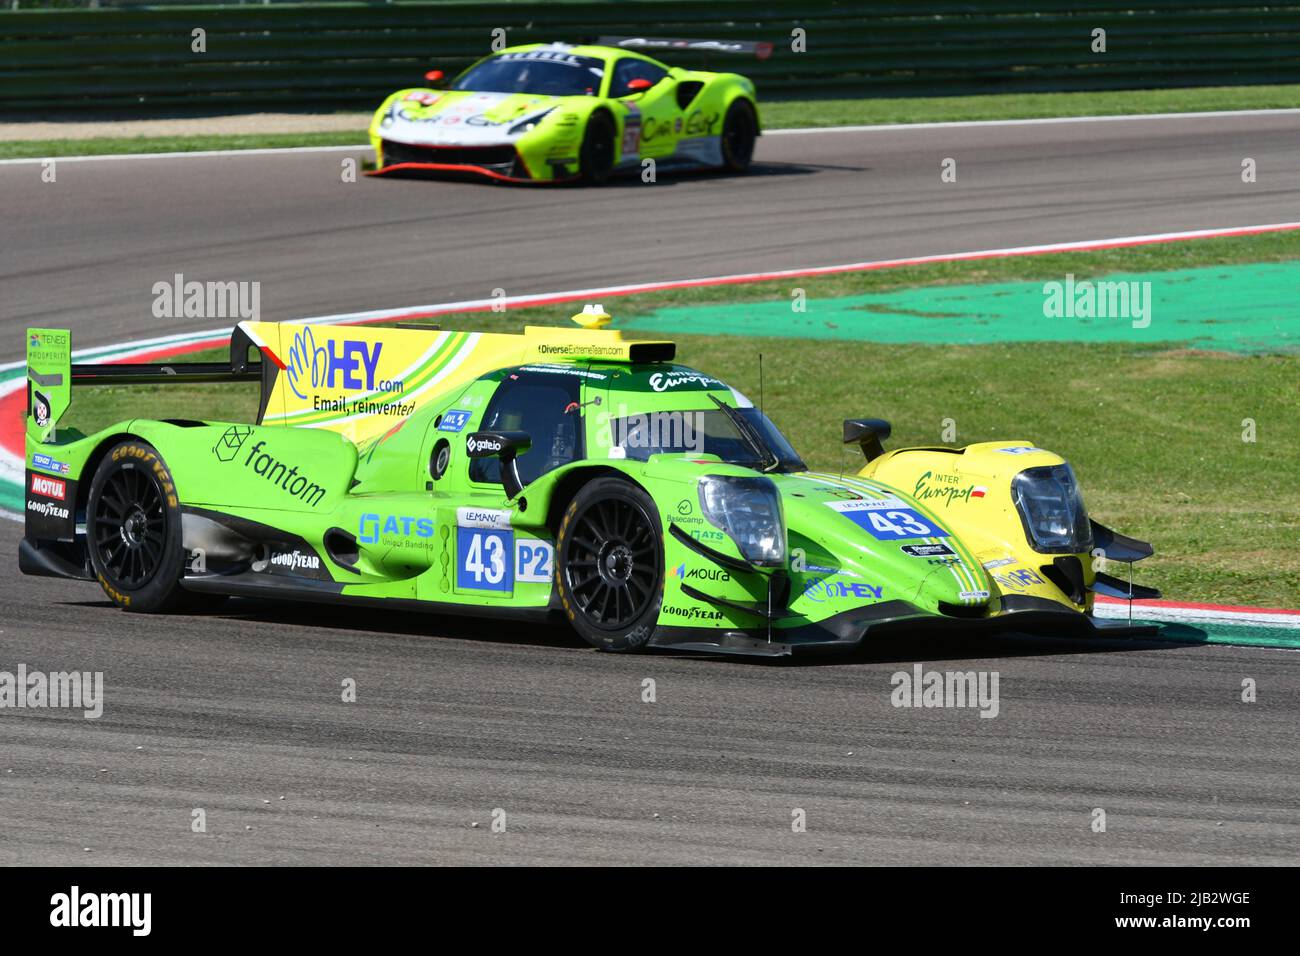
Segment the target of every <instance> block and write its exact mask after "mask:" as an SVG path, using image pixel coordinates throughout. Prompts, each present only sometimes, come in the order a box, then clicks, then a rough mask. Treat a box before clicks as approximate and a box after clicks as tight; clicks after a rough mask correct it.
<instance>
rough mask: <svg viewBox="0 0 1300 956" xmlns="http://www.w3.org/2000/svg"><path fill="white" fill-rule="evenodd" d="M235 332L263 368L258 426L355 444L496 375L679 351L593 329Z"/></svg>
mask: <svg viewBox="0 0 1300 956" xmlns="http://www.w3.org/2000/svg"><path fill="white" fill-rule="evenodd" d="M587 314H588V315H590V313H587ZM577 318H578V317H577V316H575V319H577ZM605 318H606V321H608V317H607V316H606V317H605ZM239 329H240V330H242V331H243V332H244V334H245V335H247V336H248V338H249V340H250V341H251V342H252V343H253V344H254V345H255V346H257V348H258V349H260V350H261V352H262V354H263V362H262V364H263V366H264V367H266V368H267V370H268V374H267V376H266V378H265V381H266V385H265V386H264V390H263V395H262V410H261V415H260V422H261V424H264V425H293V426H298V427H307V428H326V429H329V430H331V431H337V432H339V433H340V434H342V435H344V436H346V437H347V438H349V439H351V440H352V441H353V442H355V443H357V444H361V443H362V442H365V441H367V440H368V439H371V438H374V437H377V436H379V435H382V434H384V433H385V432H387V431H388V430H389V429H391V428H393V427H394V426H395V425H397V424H399V423H400V422H402V421H403V420H405V419H406V418H408V417H409V416H410V415H411V414H412V413H414V412H415V411H416V410H417V409H418V408H419V407H420V406H422V405H423V404H425V403H426V402H428V401H429V400H431V399H433V398H436V397H438V396H440V395H445V394H447V393H448V392H450V391H452V390H454V389H456V388H460V387H464V386H466V385H468V384H469V383H470V382H472V381H474V380H475V379H477V378H479V377H480V376H482V375H485V374H487V373H488V372H491V371H494V370H496V369H500V368H508V367H510V366H516V365H527V364H537V365H545V364H547V363H553V362H556V361H571V360H574V359H579V360H581V359H592V360H599V361H606V362H611V361H612V362H618V361H623V362H661V361H668V360H671V359H672V358H673V355H674V353H675V351H676V346H675V345H674V344H673V343H672V342H629V341H627V340H625V339H624V338H623V336H622V333H621V332H619V331H618V330H616V329H606V328H601V327H599V326H598V325H597V326H593V327H587V328H574V329H561V328H549V327H536V326H529V327H527V328H525V329H524V331H523V333H522V334H513V333H499V332H455V331H445V330H440V329H437V328H433V327H430V328H410V327H406V328H402V327H398V328H391V327H384V328H379V327H373V326H358V325H309V324H302V323H293V322H243V323H240V326H239Z"/></svg>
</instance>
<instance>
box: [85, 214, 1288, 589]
mask: <svg viewBox="0 0 1300 956" xmlns="http://www.w3.org/2000/svg"><path fill="white" fill-rule="evenodd" d="M1288 259H1291V260H1296V259H1300V236H1296V235H1295V234H1277V235H1266V236H1254V237H1244V238H1234V239H1216V240H1200V241H1196V242H1187V243H1174V244H1166V245H1160V246H1150V247H1138V248H1134V249H1127V250H1106V251H1102V252H1090V253H1063V254H1054V255H1046V256H1032V257H1023V258H1014V259H1000V260H984V261H980V262H971V263H941V264H929V265H924V266H917V267H911V268H905V269H889V270H881V271H873V272H864V273H854V274H845V275H837V276H826V277H817V278H815V279H812V278H810V279H800V280H798V283H799V284H800V285H801V286H803V287H805V288H806V289H807V291H808V294H809V296H810V297H812V296H826V295H843V294H853V293H859V292H863V291H871V290H874V289H880V290H886V289H889V288H896V287H899V286H905V285H906V286H915V285H924V284H934V283H947V282H972V281H1015V280H1030V279H1040V278H1059V277H1060V276H1061V275H1063V274H1064V273H1066V272H1073V273H1074V274H1075V275H1076V276H1079V277H1081V278H1082V277H1095V276H1098V275H1103V274H1105V273H1108V272H1111V271H1118V270H1125V271H1137V270H1145V269H1150V270H1155V269H1161V268H1184V267H1189V266H1195V265H1211V264H1215V263H1229V262H1247V261H1281V260H1288ZM792 284H793V283H791V282H788V281H787V282H784V283H754V284H749V285H743V286H726V287H709V288H701V289H684V290H672V291H668V292H660V293H652V294H647V295H642V296H635V297H633V296H628V297H622V298H619V299H618V300H615V301H613V304H611V303H606V305H607V307H609V308H611V310H612V311H613V312H614V313H615V315H616V316H630V315H635V314H638V313H641V312H646V311H650V310H652V309H655V308H659V307H662V306H665V305H689V304H690V303H692V302H706V301H707V302H718V301H738V302H744V301H754V300H757V299H771V298H772V297H774V296H775V297H780V298H782V299H788V297H789V290H790V286H791V285H792ZM570 311H573V310H571V309H570V308H568V307H565V306H550V307H546V308H538V309H518V310H512V311H510V312H508V313H505V314H498V313H490V312H488V313H465V314H459V315H447V316H440V317H438V318H437V319H436V320H432V321H435V322H437V323H438V324H439V325H441V326H442V327H444V328H473V329H481V330H488V331H516V330H518V329H519V328H520V327H521V326H522V325H523V324H525V323H528V324H562V323H564V322H565V321H566V317H567V315H568V313H569V312H570ZM677 339H678V343H679V347H678V355H679V358H680V360H681V361H682V362H684V363H685V364H689V365H693V366H697V367H699V368H702V369H705V370H707V371H709V372H711V373H714V374H717V375H719V376H721V377H722V378H724V379H726V380H727V381H729V382H731V383H732V384H734V385H735V386H736V387H737V388H739V389H741V390H743V391H745V392H746V393H748V394H750V395H751V396H756V395H757V393H758V374H757V356H758V354H759V353H760V352H761V353H762V354H763V356H764V383H763V384H764V396H763V398H764V404H765V406H766V409H767V411H768V413H769V414H770V415H771V416H772V418H773V419H774V420H775V421H776V422H777V423H778V425H780V427H781V428H782V429H783V430H784V431H785V432H786V433H787V435H788V436H789V437H790V439H791V440H792V441H793V443H794V444H795V447H796V448H798V449H799V450H800V451H801V453H802V454H803V455H804V456H805V458H806V460H807V461H808V463H809V464H810V465H811V466H813V467H815V468H822V469H833V470H838V469H840V468H841V467H843V468H847V469H853V468H854V466H855V459H854V457H853V456H852V455H849V454H847V453H845V452H844V451H843V450H842V449H841V448H840V446H839V443H838V441H837V436H838V429H839V422H840V420H841V419H843V418H848V417H858V416H873V417H882V418H886V419H889V420H890V421H892V422H893V424H894V438H893V439H892V440H891V441H890V442H889V445H890V446H891V447H899V446H903V445H914V444H934V443H938V442H940V440H941V435H940V433H941V431H942V429H943V427H944V420H945V419H952V420H953V421H954V422H955V423H956V429H957V438H958V442H959V443H961V444H966V443H969V442H975V441H983V440H991V439H1015V440H1025V441H1028V442H1032V443H1034V444H1038V445H1041V446H1043V447H1046V448H1051V449H1053V450H1055V451H1059V452H1061V453H1062V454H1064V455H1066V456H1067V457H1068V458H1069V459H1070V460H1071V461H1072V462H1073V463H1074V465H1075V467H1076V469H1077V471H1078V473H1079V475H1080V479H1081V481H1082V483H1083V488H1084V492H1085V497H1086V500H1087V502H1088V506H1089V509H1090V511H1091V512H1092V513H1093V515H1094V516H1095V517H1097V518H1098V520H1100V521H1102V522H1103V523H1105V524H1108V525H1110V526H1112V527H1114V528H1116V529H1118V530H1121V531H1123V532H1126V533H1128V534H1132V535H1135V536H1137V537H1141V538H1145V539H1148V540H1150V541H1152V542H1153V543H1155V545H1156V549H1157V553H1156V556H1155V557H1154V558H1152V559H1150V560H1149V561H1146V562H1144V563H1143V564H1141V565H1139V567H1138V573H1137V575H1136V577H1137V579H1138V580H1140V581H1142V582H1143V583H1148V584H1153V585H1155V586H1157V587H1160V588H1161V589H1162V590H1163V591H1164V592H1165V595H1166V597H1168V598H1171V599H1175V600H1187V601H1208V602H1221V603H1229V604H1247V605H1255V606H1276V607H1292V606H1295V605H1296V604H1297V603H1300V600H1298V599H1300V552H1297V551H1296V550H1295V548H1294V542H1295V541H1296V539H1297V537H1300V486H1297V485H1296V484H1295V482H1294V481H1292V480H1291V478H1290V476H1291V475H1292V474H1293V473H1294V471H1295V463H1296V462H1297V461H1300V428H1297V427H1296V421H1297V419H1300V397H1298V395H1297V390H1296V382H1297V381H1300V356H1298V355H1294V354H1291V355H1252V356H1244V355H1235V354H1224V353H1206V352H1193V351H1188V350H1186V349H1182V348H1180V347H1179V346H1178V344H1177V343H1169V344H1167V345H1156V346H1152V345H1141V346H1137V345H1127V344H1118V343H1113V344H1100V345H1098V344H1093V345H1087V346H1080V345H1075V344H1071V343H1032V344H1026V343H1021V344H1011V345H1007V344H998V345H973V346H926V345H874V344H843V345H839V344H835V345H828V344H827V343H826V342H818V341H810V340H805V339H788V338H770V339H761V338H755V337H752V336H745V335H734V336H733V335H727V336H689V335H688V336H678V337H677ZM215 354H216V353H214V356H215ZM199 358H201V357H199V356H195V359H196V360H198V359H199ZM142 397H143V396H142V395H141V389H139V388H108V389H82V390H79V391H78V392H77V394H76V400H75V403H74V407H73V412H72V414H71V416H70V419H69V420H70V421H71V422H72V423H75V424H78V425H79V426H80V427H82V428H84V429H87V430H88V429H90V428H95V427H102V426H104V425H108V424H110V423H112V422H114V421H117V420H120V419H122V418H126V417H129V416H130V415H132V414H135V413H137V412H138V410H139V409H140V407H141V404H142V402H141V399H142ZM149 405H150V407H151V408H153V409H154V410H153V411H151V412H150V414H151V415H156V416H158V417H164V416H166V417H171V416H176V417H192V418H208V419H215V420H235V421H241V420H243V421H247V420H251V418H252V417H253V416H254V415H255V414H256V392H255V389H252V388H248V387H243V386H240V387H231V386H213V385H202V386H186V385H177V386H169V387H167V388H165V389H159V390H154V393H153V395H152V396H151V397H150V398H149ZM1245 419H1251V420H1252V421H1253V422H1254V428H1255V434H1256V440H1255V441H1244V440H1243V433H1244V431H1245V428H1246V426H1245V424H1244V420H1245Z"/></svg>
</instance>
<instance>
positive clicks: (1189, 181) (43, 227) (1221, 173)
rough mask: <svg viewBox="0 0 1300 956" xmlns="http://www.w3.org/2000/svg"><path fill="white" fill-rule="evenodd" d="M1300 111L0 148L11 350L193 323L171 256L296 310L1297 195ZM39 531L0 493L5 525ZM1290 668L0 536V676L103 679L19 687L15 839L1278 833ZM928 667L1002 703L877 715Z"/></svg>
mask: <svg viewBox="0 0 1300 956" xmlns="http://www.w3.org/2000/svg"><path fill="white" fill-rule="evenodd" d="M1298 127H1300V119H1298V118H1297V117H1296V116H1294V115H1286V116H1273V117H1266V116H1253V117H1221V118H1201V119H1179V120H1150V121H1125V122H1113V123H1063V124H1049V125H1042V126H1012V127H968V128H960V129H951V128H950V129H942V130H940V129H919V130H913V131H875V132H862V133H849V132H845V133H828V134H808V135H777V136H771V137H768V138H765V139H764V140H763V141H762V142H761V143H760V146H759V152H758V166H757V170H756V175H753V176H749V177H743V178H727V177H720V176H692V177H683V178H679V179H669V178H667V177H664V178H663V179H661V181H660V182H659V183H657V184H654V185H652V186H649V185H643V184H641V183H640V182H632V183H627V184H622V185H615V186H611V187H608V188H605V189H601V190H592V191H583V190H575V189H509V188H502V187H495V186H487V185H482V186H480V185H473V184H430V183H422V182H403V181H374V180H368V179H363V180H362V181H361V182H358V183H343V182H341V181H340V177H339V168H340V167H339V164H340V160H341V158H342V155H346V154H339V153H307V154H293V155H288V156H277V157H242V158H241V157H217V158H187V159H175V160H161V159H160V160H150V159H141V160H134V159H133V160H120V161H115V160H110V161H102V162H84V163H75V162H62V163H60V164H59V165H58V167H57V169H58V173H57V181H56V183H54V184H43V183H41V181H40V175H39V173H40V167H39V166H38V165H18V164H14V165H0V195H3V196H4V198H5V215H4V216H3V217H0V303H2V304H3V317H4V325H3V327H2V328H0V334H3V335H4V336H5V339H4V342H5V345H4V347H3V348H0V358H4V359H13V358H19V357H20V356H21V343H22V330H23V329H24V328H25V327H26V326H28V325H40V324H50V325H68V326H70V327H71V328H73V329H74V332H75V337H76V338H75V341H76V342H77V344H78V345H81V346H87V345H92V344H101V343H108V342H115V341H121V340H124V339H128V338H135V337H144V336H148V335H156V334H160V333H164V332H172V331H181V330H182V329H184V328H186V327H187V326H186V324H185V323H184V322H176V323H173V324H169V325H167V326H166V327H165V328H160V327H159V324H158V322H157V320H155V319H154V318H153V317H152V315H151V314H150V304H151V302H152V293H151V291H150V290H151V287H152V285H153V283H154V282H157V281H160V280H166V279H169V278H170V277H171V276H172V275H173V274H174V273H176V272H181V273H184V274H185V275H186V276H187V278H197V279H213V280H256V281H260V282H261V283H262V296H263V297H262V306H263V317H264V318H272V319H282V318H293V317H296V316H302V315H315V314H324V313H333V312H341V311H347V310H353V309H373V308H385V307H399V306H404V305H416V304H421V303H429V302H436V301H441V300H448V299H463V298H479V297H483V296H486V295H488V294H489V293H490V292H491V290H492V289H493V288H495V287H504V288H505V289H506V290H507V292H509V293H510V294H523V293H528V292H544V291H553V290H561V289H568V288H576V287H582V286H592V285H612V284H617V283H621V282H633V281H638V280H659V279H674V278H690V277H694V276H701V275H709V274H717V273H725V272H730V271H753V270H756V269H765V268H774V269H777V268H791V267H798V266H815V265H825V264H834V263H839V262H850V261H854V260H862V259H872V258H888V257H896V256H905V255H921V254H928V253H943V252H958V251H965V250H973V249H983V248H994V247H1000V246H1015V245H1026V244H1036V243H1045V242H1058V241H1067V240H1074V239H1099V238H1105V237H1111V236H1123V235H1132V234H1138V233H1152V232H1163V231H1174V230H1183V229H1199V228H1210V227H1230V226H1245V225H1252V224H1256V223H1266V222H1276V221H1280V220H1282V219H1285V218H1296V217H1295V216H1294V210H1296V209H1298V208H1300V176H1298V175H1297V174H1298V173H1300V156H1297V154H1296V151H1295V149H1294V144H1295V140H1296V132H1297V128H1298ZM949 156H951V157H954V158H956V159H957V161H958V182H957V183H955V184H950V185H943V184H941V183H940V182H939V164H940V161H941V160H942V159H943V158H945V157H949ZM1247 156H1249V157H1252V158H1254V159H1255V160H1256V161H1257V163H1258V168H1259V181H1258V182H1257V183H1255V184H1253V185H1245V184H1243V183H1241V181H1240V168H1241V160H1242V158H1243V157H1247ZM213 324H214V323H213V322H212V320H210V319H209V320H193V321H191V323H190V325H189V326H188V327H203V328H206V327H210V326H211V325H213ZM20 535H21V525H20V524H18V523H16V522H11V521H0V554H7V555H10V556H12V555H14V554H15V553H16V549H17V544H18V540H19V537H20ZM1297 661H1300V658H1298V657H1297V656H1296V653H1295V652H1293V651H1284V650H1273V649H1255V648H1234V647H1223V646H1201V647H1186V646H1177V645H1171V644H1153V643H1140V642H1134V641H1111V640H1105V641H1103V640H1094V641H1080V640H1067V639H1063V638H1062V639H1057V638H1028V637H1008V638H1003V639H999V640H989V639H978V640H976V639H971V640H965V641H957V640H952V639H945V640H939V639H936V638H920V637H918V638H914V639H911V640H898V641H890V642H887V643H881V644H877V645H873V646H872V647H871V648H870V649H869V650H868V651H866V652H864V653H863V654H860V655H858V656H855V657H852V658H848V659H837V660H827V661H820V662H815V663H806V664H788V663H783V664H772V663H762V662H758V663H755V662H748V661H738V660H734V659H726V658H709V657H690V656H684V655H668V654H654V655H646V656H641V657H626V656H617V655H607V654H601V653H598V652H596V651H593V650H590V649H588V648H586V647H585V645H582V644H581V643H580V642H579V640H578V639H577V638H576V637H574V636H573V635H571V634H570V633H569V632H568V631H567V630H565V629H563V628H556V629H552V630H548V629H544V628H529V629H523V628H520V627H518V626H516V625H511V624H494V623H486V622H483V621H461V620H456V619H451V618H444V617H434V616H415V615H382V616H381V615H377V614H376V613H375V612H374V611H369V610H356V611H344V612H340V611H338V610H337V609H331V610H322V609H319V608H314V607H310V606H304V605H264V604H256V603H253V602H247V601H234V602H231V603H230V604H229V605H228V606H227V607H226V609H225V610H224V611H223V612H221V613H220V614H215V615H206V616H178V617H148V616H139V615H128V614H124V613H121V612H119V611H116V610H115V609H113V608H112V607H110V606H109V604H108V603H107V601H106V600H105V599H104V597H103V595H102V593H101V592H100V590H99V588H98V587H97V586H96V585H92V584H81V583H72V582H62V581H55V580H51V579H41V578H27V577H22V576H21V575H19V574H18V572H17V568H16V562H15V561H13V560H12V558H11V562H10V565H9V571H8V572H6V573H4V574H0V670H7V671H13V670H15V669H16V668H17V667H18V665H19V664H25V665H26V667H27V668H28V670H41V671H59V670H73V669H75V670H86V671H103V672H104V679H105V697H106V702H105V705H104V713H103V716H102V717H100V718H99V719H97V720H87V719H83V717H82V716H81V714H80V712H70V711H60V710H22V711H19V710H6V711H4V712H2V713H0V721H3V725H2V726H0V731H2V732H0V833H3V834H4V836H3V838H0V864H12V863H48V864H73V863H75V864H86V863H121V864H142V863H186V864H212V863H281V864H283V863H313V864H329V863H466V864H493V863H574V864H579V863H629V864H631V863H723V862H734V863H799V862H804V863H827V864H834V863H891V864H927V863H971V864H990V863H992V864H1002V863H1007V864H1028V863H1058V862H1063V863H1105V864H1118V863H1128V864H1133V863H1150V864H1171V865H1188V864H1226V863H1291V862H1294V860H1295V858H1296V852H1297V847H1298V846H1300V816H1298V815H1297V805H1296V780H1297V773H1298V767H1297V758H1296V748H1295V728H1296V726H1297V723H1298V722H1300V721H1298V718H1300V671H1298V670H1297V667H1296V664H1297ZM917 662H921V663H922V664H923V666H924V667H925V669H927V670H930V669H934V670H941V671H943V670H961V671H971V670H973V671H994V672H997V673H998V675H999V697H1000V705H999V713H998V715H997V717H996V718H993V719H984V718H981V717H980V716H979V713H978V711H977V710H974V709H967V710H955V709H935V710H924V709H920V710H918V709H910V708H896V707H894V706H893V705H892V704H891V691H892V689H893V687H892V682H891V675H893V674H894V673H895V672H896V671H909V672H910V671H911V668H912V666H913V665H914V664H915V663H917ZM646 678H652V679H653V680H654V681H655V691H656V702H654V703H645V702H643V700H642V693H643V681H644V680H645V679H646ZM1246 678H1251V679H1253V680H1254V681H1255V682H1256V684H1257V687H1258V701H1257V702H1255V703H1243V702H1242V701H1241V688H1242V682H1243V680H1244V679H1246ZM348 679H351V680H355V682H356V686H357V700H356V702H355V703H344V702H343V701H342V700H341V693H342V692H341V687H342V682H343V681H345V680H348ZM498 808H500V809H501V810H504V811H505V821H506V829H505V832H503V833H495V832H493V830H492V822H493V811H494V810H495V809H498ZM1094 808H1101V809H1102V810H1104V811H1105V814H1106V832H1104V833H1097V832H1093V829H1092V824H1093V821H1094V814H1093V811H1094ZM195 809H203V810H204V811H205V813H206V824H207V832H206V833H194V832H192V831H191V819H192V816H191V814H192V811H194V810H195ZM796 810H802V811H804V812H805V813H806V819H807V832H805V833H794V832H792V828H791V822H792V813H794V812H795V811H796ZM474 823H477V824H478V826H477V827H474V826H472V824H474Z"/></svg>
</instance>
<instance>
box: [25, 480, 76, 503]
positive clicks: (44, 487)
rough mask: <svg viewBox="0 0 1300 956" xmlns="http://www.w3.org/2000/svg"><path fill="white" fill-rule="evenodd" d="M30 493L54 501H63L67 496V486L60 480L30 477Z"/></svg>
mask: <svg viewBox="0 0 1300 956" xmlns="http://www.w3.org/2000/svg"><path fill="white" fill-rule="evenodd" d="M32 492H33V493H34V494H38V495H42V496H44V497H46V498H53V499H55V500H56V501H63V500H64V499H65V498H66V497H67V495H68V485H67V482H65V481H63V480H62V479H60V478H49V477H47V476H45V475H32Z"/></svg>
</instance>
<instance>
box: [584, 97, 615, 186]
mask: <svg viewBox="0 0 1300 956" xmlns="http://www.w3.org/2000/svg"><path fill="white" fill-rule="evenodd" d="M578 168H579V173H580V175H581V176H582V179H583V181H584V182H588V183H593V184H599V183H603V182H605V181H606V180H607V179H609V176H610V173H612V172H613V171H614V121H613V120H611V119H610V118H609V114H607V113H593V114H592V115H591V118H590V119H589V120H587V129H586V132H585V133H583V136H582V150H581V152H580V153H579V155H578Z"/></svg>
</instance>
